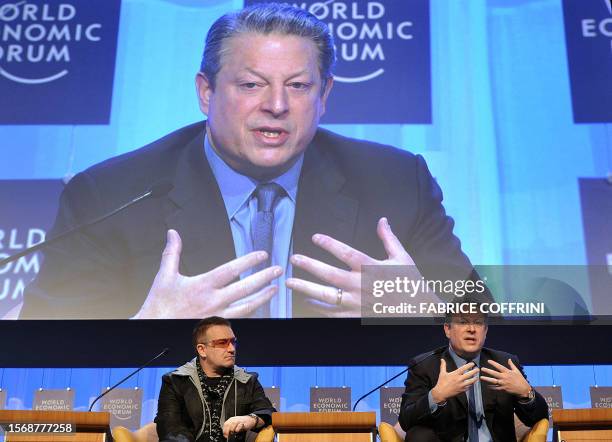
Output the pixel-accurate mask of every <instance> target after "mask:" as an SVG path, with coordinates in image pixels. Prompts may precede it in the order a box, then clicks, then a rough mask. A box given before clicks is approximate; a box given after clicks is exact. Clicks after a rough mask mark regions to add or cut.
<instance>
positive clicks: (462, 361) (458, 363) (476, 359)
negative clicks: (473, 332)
mask: <svg viewBox="0 0 612 442" xmlns="http://www.w3.org/2000/svg"><path fill="white" fill-rule="evenodd" d="M448 352H449V353H450V355H451V357H452V358H453V361H455V365H456V366H457V368H459V367H461V366H462V365H465V364H467V362H468V360H467V359H464V358H462V357H461V356H459V355H458V354H457V353H455V350H453V346H452V345H450V344H449V345H448ZM470 361H474V362H476V365H477V366H479V367H480V352H478V354H477V355H476V356H474V357H473V358H472V359H470Z"/></svg>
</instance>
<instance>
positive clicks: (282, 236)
mask: <svg viewBox="0 0 612 442" xmlns="http://www.w3.org/2000/svg"><path fill="white" fill-rule="evenodd" d="M204 153H205V155H206V159H207V160H208V163H209V164H210V167H211V169H212V172H213V174H214V176H215V179H216V180H217V184H218V185H219V189H220V190H221V196H222V197H223V202H224V203H225V210H226V211H227V217H228V219H229V223H230V228H231V231H232V238H233V240H234V249H235V251H236V256H237V257H240V256H243V255H246V254H247V253H250V252H252V251H253V235H252V233H251V226H252V220H254V219H255V215H256V213H257V199H256V198H254V197H253V191H254V190H255V187H257V184H259V183H258V182H257V180H255V179H253V178H251V177H248V176H246V175H242V174H240V173H238V172H236V171H235V170H234V169H232V168H231V167H230V166H229V165H228V164H227V163H226V162H225V161H223V159H222V158H221V157H220V156H219V155H218V154H217V152H215V150H214V149H213V147H212V146H211V145H210V142H209V140H208V137H207V136H206V137H204ZM303 162H304V155H303V154H302V155H301V156H300V157H299V158H298V160H297V161H296V162H295V164H294V165H293V166H291V168H290V169H289V170H288V171H287V172H285V173H284V174H282V175H281V176H279V177H277V178H275V179H273V180H272V181H271V182H274V183H277V184H278V185H280V186H281V187H282V188H283V189H284V190H285V192H286V193H287V195H286V196H284V197H283V198H281V199H280V200H279V201H278V202H277V203H276V205H275V207H274V243H273V246H272V265H279V266H281V267H282V268H283V270H284V273H283V274H282V275H281V276H280V277H279V278H277V279H276V280H275V281H274V282H273V284H277V285H278V293H277V294H276V296H274V297H273V298H272V300H271V301H270V315H271V317H273V318H290V317H291V316H292V315H291V290H289V289H288V288H287V287H286V286H285V280H286V279H287V278H290V277H291V274H292V267H291V263H290V262H289V257H290V256H291V253H293V244H292V231H293V220H294V218H295V204H296V198H297V188H298V181H299V178H300V172H301V170H302V163H303ZM251 273H252V272H251V271H247V272H245V273H243V274H242V275H240V277H241V278H245V277H247V276H249V275H250V274H251Z"/></svg>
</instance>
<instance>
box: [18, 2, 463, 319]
mask: <svg viewBox="0 0 612 442" xmlns="http://www.w3.org/2000/svg"><path fill="white" fill-rule="evenodd" d="M334 62H335V52H334V45H333V39H332V36H331V34H330V32H329V30H328V28H327V26H326V25H325V24H324V23H323V22H321V21H319V20H318V19H316V18H315V17H314V16H313V15H311V14H309V13H308V12H306V11H304V10H302V9H298V8H295V7H292V6H289V5H286V4H285V5H279V4H274V3H268V4H256V5H253V6H250V7H248V8H245V9H243V10H241V11H238V12H235V13H229V14H226V15H224V16H222V17H221V18H219V19H218V20H217V21H216V22H215V23H214V24H213V25H212V27H211V29H210V30H209V33H208V36H207V38H206V46H205V49H204V55H203V58H202V64H201V70H200V72H198V74H197V76H196V88H197V93H198V98H199V105H200V108H201V110H202V112H203V113H204V114H205V115H206V116H207V120H206V121H205V122H203V123H196V124H193V125H190V126H187V127H184V128H182V129H179V130H177V131H176V132H173V133H171V134H169V135H167V136H165V137H164V138H162V139H160V140H158V141H155V142H153V143H152V144H150V145H148V146H145V147H143V148H141V149H138V150H136V151H133V152H130V153H127V154H125V155H121V156H119V157H116V158H112V159H110V160H107V161H105V162H103V163H101V164H98V165H96V166H93V167H92V168H90V169H88V170H86V171H84V172H82V173H80V174H78V175H76V176H75V177H74V178H73V179H72V180H71V181H70V183H69V184H68V185H67V187H66V189H65V190H64V192H63V194H62V197H61V204H60V209H59V213H58V216H57V219H56V223H55V226H54V229H53V231H52V232H51V234H50V236H53V235H55V234H58V233H60V232H63V231H65V230H67V229H69V228H70V227H74V226H77V225H81V224H83V223H85V222H87V221H89V220H91V219H94V218H95V217H98V216H100V215H101V214H104V213H107V212H110V211H112V210H114V209H115V208H117V207H119V206H121V205H122V204H125V203H126V202H127V201H130V200H132V199H134V198H135V197H137V196H139V195H141V194H143V193H144V192H146V191H147V190H148V189H151V188H154V187H155V186H158V187H159V183H169V184H170V185H168V186H165V187H167V188H169V187H171V190H169V191H168V192H167V194H163V195H158V197H157V198H149V199H146V200H144V201H141V202H139V203H137V204H135V205H134V206H132V207H129V208H128V209H126V210H124V211H122V212H121V213H119V214H117V215H115V216H113V217H112V218H110V219H108V220H106V221H104V222H102V223H99V224H97V225H96V226H94V227H91V228H87V229H85V230H84V231H83V232H81V233H79V234H76V235H72V236H71V237H70V238H69V239H66V240H63V241H62V242H61V243H59V244H57V245H55V246H54V247H51V248H49V249H48V250H47V253H46V257H45V264H44V266H43V269H42V270H41V273H40V275H39V278H38V280H37V281H36V282H35V283H34V284H33V285H32V286H31V287H29V288H28V289H27V290H26V293H25V300H24V306H23V309H22V312H21V317H22V318H195V317H205V316H210V315H220V316H224V317H253V316H255V317H310V316H327V317H346V316H359V314H360V304H361V302H360V293H359V291H360V284H361V267H362V265H364V264H400V265H403V264H405V265H413V264H414V263H416V265H417V266H418V267H419V269H422V268H435V267H441V266H454V267H459V268H465V269H469V268H470V263H469V261H468V259H467V258H466V256H465V255H464V254H463V253H462V251H461V246H460V243H459V240H458V239H457V238H456V237H455V236H454V235H453V231H452V230H453V221H452V219H451V218H450V217H448V216H447V215H446V213H445V211H444V208H443V206H442V193H441V190H440V188H439V187H438V185H437V184H436V182H435V181H434V179H433V178H432V176H431V174H430V173H429V171H428V169H427V166H426V164H425V161H424V160H423V158H422V157H420V156H418V155H413V154H411V153H409V152H405V151H401V150H399V149H396V148H393V147H390V146H383V145H378V144H375V143H371V142H366V141H360V140H354V139H349V138H345V137H342V136H339V135H336V134H334V133H331V132H329V131H327V130H323V129H320V128H318V123H319V119H320V118H321V116H322V115H323V114H324V112H325V106H326V101H327V98H328V96H329V94H330V92H331V90H332V85H333V76H332V69H333V66H334ZM356 98H357V97H356ZM381 98H384V97H381ZM381 105H384V102H381ZM373 111H375V109H373ZM162 187H164V185H162ZM162 193H163V192H162ZM389 222H391V224H392V226H393V227H391V226H390V223H389ZM160 257H161V264H160ZM425 276H427V275H425Z"/></svg>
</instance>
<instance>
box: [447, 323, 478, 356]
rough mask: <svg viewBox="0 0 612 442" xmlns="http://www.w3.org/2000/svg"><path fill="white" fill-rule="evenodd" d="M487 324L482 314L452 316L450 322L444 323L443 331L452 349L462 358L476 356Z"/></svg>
mask: <svg viewBox="0 0 612 442" xmlns="http://www.w3.org/2000/svg"><path fill="white" fill-rule="evenodd" d="M487 329H488V327H487V324H486V321H485V318H484V317H483V316H482V315H477V314H476V315H475V314H466V315H459V316H454V317H453V318H452V321H451V323H450V324H444V333H445V334H446V337H447V338H448V340H449V341H450V344H451V346H452V347H453V350H455V353H457V354H458V355H459V356H461V357H463V358H471V357H474V356H476V355H477V354H478V353H479V352H480V349H481V348H482V347H483V345H484V342H485V339H486V337H487Z"/></svg>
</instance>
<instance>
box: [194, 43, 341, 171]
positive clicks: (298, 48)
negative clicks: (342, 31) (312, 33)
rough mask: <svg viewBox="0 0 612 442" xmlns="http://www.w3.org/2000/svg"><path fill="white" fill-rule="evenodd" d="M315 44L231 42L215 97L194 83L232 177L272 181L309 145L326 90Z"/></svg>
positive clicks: (202, 80) (201, 79) (201, 80)
mask: <svg viewBox="0 0 612 442" xmlns="http://www.w3.org/2000/svg"><path fill="white" fill-rule="evenodd" d="M321 81H322V80H321V76H320V74H319V66H318V52H317V47H316V46H315V44H314V43H313V42H312V41H311V40H309V39H307V38H304V37H298V36H292V35H280V34H269V35H262V34H256V33H248V34H241V35H238V36H235V37H232V38H230V39H228V40H227V41H226V42H225V44H224V48H223V55H222V57H221V70H220V71H219V73H218V74H217V77H216V81H215V88H214V91H213V90H212V89H211V87H210V84H209V82H208V80H207V79H206V77H205V76H204V75H202V74H198V75H197V77H196V84H197V89H198V95H199V100H200V109H201V110H202V112H204V113H205V114H206V115H207V116H208V128H207V130H208V135H209V137H210V138H209V139H211V141H212V145H213V147H214V148H215V150H216V151H217V153H218V154H219V155H220V156H221V157H222V158H223V159H224V160H225V161H226V162H227V163H228V164H229V165H230V166H231V167H232V168H233V169H235V170H237V171H239V172H240V173H243V174H245V175H249V176H251V177H254V178H257V179H270V178H273V177H276V176H278V175H281V174H282V173H284V172H285V171H286V170H288V169H289V168H290V167H291V166H292V165H293V164H294V163H295V161H296V160H297V157H298V156H299V155H300V154H301V153H302V152H304V150H305V149H306V147H307V146H308V144H309V143H310V141H311V140H312V138H313V136H314V134H315V131H316V128H317V125H318V123H319V119H320V118H321V116H322V115H323V113H324V112H325V102H326V99H327V95H328V94H329V91H330V89H331V84H332V81H331V80H329V81H328V82H327V85H326V89H325V92H324V94H323V95H321Z"/></svg>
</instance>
